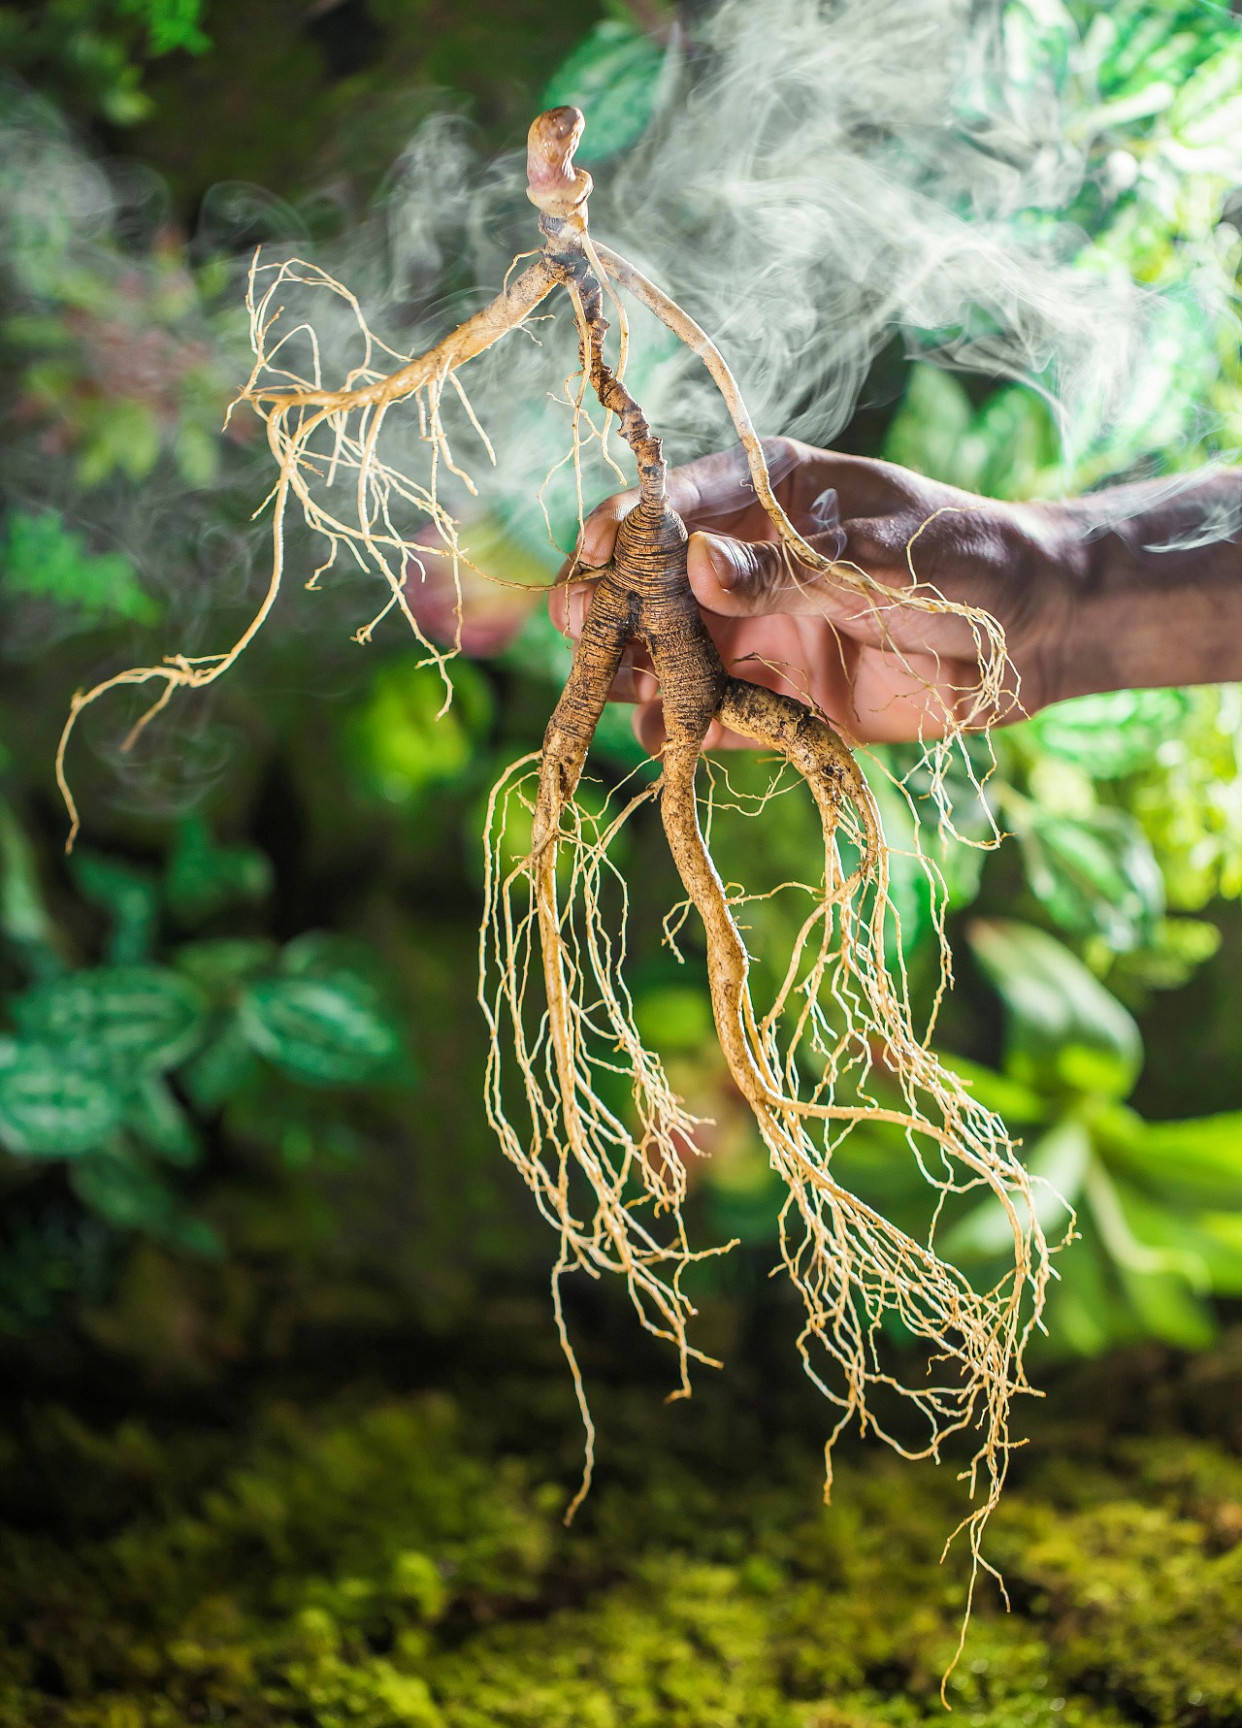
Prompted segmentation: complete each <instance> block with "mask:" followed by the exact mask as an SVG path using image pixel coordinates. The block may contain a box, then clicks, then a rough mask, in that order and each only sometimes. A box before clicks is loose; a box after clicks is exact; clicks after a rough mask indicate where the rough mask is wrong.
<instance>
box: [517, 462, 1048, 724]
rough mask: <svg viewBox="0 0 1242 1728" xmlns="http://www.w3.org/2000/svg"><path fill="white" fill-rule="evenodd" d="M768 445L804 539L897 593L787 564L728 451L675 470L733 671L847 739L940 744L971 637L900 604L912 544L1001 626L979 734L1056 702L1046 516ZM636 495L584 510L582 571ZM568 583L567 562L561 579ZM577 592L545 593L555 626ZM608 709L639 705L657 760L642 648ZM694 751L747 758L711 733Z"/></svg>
mask: <svg viewBox="0 0 1242 1728" xmlns="http://www.w3.org/2000/svg"><path fill="white" fill-rule="evenodd" d="M764 451H765V454H766V456H767V460H768V467H769V470H770V472H771V477H772V485H773V489H774V491H775V493H776V496H777V498H778V499H779V500H780V502H781V504H782V506H783V507H784V509H785V511H786V513H787V514H788V516H789V517H790V519H791V520H792V522H793V524H794V526H795V527H796V528H797V529H798V531H799V532H800V533H801V534H802V535H803V537H804V538H806V539H808V540H809V541H810V543H811V545H812V546H813V547H814V548H815V549H816V550H817V551H820V552H822V553H824V554H825V555H826V556H828V557H830V558H833V559H844V560H848V561H850V562H852V563H855V564H857V565H858V566H859V567H860V568H861V569H863V570H864V571H866V572H867V574H868V575H870V576H873V577H875V578H876V579H877V580H878V581H879V582H881V583H883V584H884V585H885V587H886V588H889V589H891V590H892V592H893V601H892V604H890V605H881V606H879V607H877V606H876V605H875V604H874V602H872V601H870V600H869V599H868V598H867V597H866V596H864V595H860V594H859V593H857V592H856V591H855V590H853V589H850V588H847V587H845V586H844V585H843V584H841V583H838V582H834V581H833V580H832V579H831V578H830V577H825V576H823V575H821V574H820V573H819V572H816V571H812V570H808V569H806V568H804V567H801V566H797V567H794V568H792V569H791V567H790V565H789V563H788V561H787V559H786V558H785V556H784V555H783V551H782V548H781V546H780V543H779V540H778V538H777V534H776V530H775V528H774V527H773V526H772V523H771V522H770V521H769V519H768V517H767V515H766V514H765V513H764V511H763V508H762V506H761V505H760V504H759V502H758V500H757V499H756V497H755V493H754V488H753V486H752V485H751V482H750V475H749V472H748V470H747V467H746V461H745V456H744V454H743V452H742V449H741V447H740V446H738V447H737V448H735V449H734V450H731V451H727V452H724V453H722V454H720V455H716V456H707V457H703V458H701V459H700V460H699V461H697V462H690V463H687V464H686V466H684V467H682V468H675V469H674V470H673V471H672V472H671V473H670V475H669V502H670V504H671V505H672V507H673V509H675V510H676V511H677V512H678V513H679V514H680V515H681V516H682V518H683V519H684V521H685V524H686V527H687V528H688V529H689V530H690V535H691V538H690V547H689V576H690V585H691V587H692V588H693V590H694V593H695V596H696V598H697V599H698V602H699V605H700V607H701V608H702V611H703V616H704V619H705V621H706V623H707V626H708V628H709V630H710V631H711V634H712V636H713V638H714V639H715V642H716V646H717V648H718V649H719V650H720V654H721V657H722V659H723V660H724V662H725V665H726V666H727V667H728V669H729V670H730V671H731V672H735V673H736V674H737V676H739V677H742V678H746V679H749V680H750V681H751V682H753V683H756V684H764V685H767V686H769V687H770V688H773V689H777V690H782V691H785V692H786V693H788V694H789V695H792V696H795V697H797V698H799V699H800V700H802V701H804V702H810V703H812V704H814V705H815V706H817V707H818V708H820V709H821V710H822V711H823V712H824V713H825V714H827V716H828V718H829V719H830V720H832V721H833V723H834V724H835V725H837V726H838V727H839V728H840V730H841V731H842V732H843V733H845V735H846V736H847V737H848V738H850V739H852V740H853V741H855V742H858V743H882V742H895V741H898V740H902V739H917V738H920V737H931V736H937V735H939V734H940V733H941V732H943V731H944V729H945V725H946V722H947V719H948V717H949V716H952V717H954V718H955V719H965V718H966V717H967V716H968V715H970V713H971V709H972V705H973V693H974V691H975V690H976V689H977V686H978V681H979V668H978V659H977V650H976V643H975V638H974V634H973V631H972V629H971V626H970V625H969V624H968V623H967V622H966V621H965V620H963V619H961V618H957V617H955V616H953V615H952V614H945V615H938V614H935V613H929V612H925V611H923V610H921V609H919V608H917V607H915V606H911V605H907V604H903V603H902V600H901V595H902V592H903V590H909V589H910V588H911V587H912V586H913V581H914V578H912V576H911V572H910V564H909V563H908V562H907V549H909V556H910V560H911V561H912V563H913V567H914V570H915V572H916V573H917V578H918V581H919V582H920V583H924V584H931V585H932V586H934V587H935V588H936V589H938V590H939V591H940V593H941V594H942V595H943V596H944V597H945V598H946V599H948V600H954V601H960V602H965V603H967V604H969V605H972V606H977V607H983V608H985V609H986V610H987V611H989V612H991V613H992V614H993V615H994V616H995V617H996V618H997V619H998V620H999V621H1000V623H1001V624H1002V625H1003V627H1004V629H1005V632H1006V638H1007V644H1008V650H1009V656H1010V661H1011V668H1010V678H1009V681H1008V684H1007V688H1006V693H1005V697H1004V699H1003V703H1002V708H1001V710H1000V711H996V712H993V713H991V714H989V715H987V716H973V723H975V724H982V723H983V722H984V720H985V719H986V720H987V723H989V724H1000V723H1003V722H1004V721H1006V720H1016V719H1021V718H1023V716H1024V715H1025V714H1027V713H1033V712H1034V711H1035V709H1037V708H1039V707H1042V706H1043V705H1044V704H1045V703H1046V702H1047V701H1050V700H1053V699H1054V697H1055V690H1054V688H1053V685H1054V682H1055V681H1054V679H1053V677H1052V667H1051V665H1050V660H1051V658H1052V655H1051V645H1052V644H1055V642H1057V641H1058V640H1059V639H1060V638H1061V637H1062V635H1063V633H1064V632H1065V631H1066V630H1067V628H1068V622H1069V614H1070V611H1071V609H1072V593H1071V586H1072V585H1071V583H1070V582H1069V580H1068V579H1067V578H1068V575H1069V553H1068V552H1067V550H1066V546H1065V544H1064V540H1065V537H1064V535H1063V533H1062V531H1061V529H1060V527H1059V521H1058V518H1057V515H1056V507H1055V506H1040V505H1020V504H1003V503H998V502H995V501H993V500H991V499H984V498H977V497H975V496H974V495H973V494H971V493H969V492H962V491H959V490H958V489H957V488H956V487H951V486H944V485H941V484H939V483H938V482H936V481H932V480H925V479H923V478H921V477H920V476H919V475H917V474H912V473H910V472H909V471H908V470H906V469H904V468H898V467H895V466H894V465H893V464H892V463H888V462H878V461H872V460H870V459H869V458H866V457H861V456H839V455H834V454H833V453H831V452H829V451H824V450H815V449H812V448H811V447H810V446H809V445H806V444H800V443H797V442H796V441H795V440H793V439H791V438H774V439H767V440H765V442H764ZM636 501H637V493H635V492H622V493H619V494H617V495H615V496H614V497H612V498H608V499H606V500H605V501H604V502H603V503H602V504H600V505H598V506H597V507H596V509H594V510H593V511H592V512H591V514H590V516H589V517H588V518H587V521H586V523H585V526H584V529H583V533H582V539H581V544H580V546H579V550H578V555H577V560H576V567H577V569H579V570H582V569H590V568H592V567H594V568H598V567H600V566H601V565H604V564H606V563H607V562H608V559H609V558H610V556H611V554H612V546H613V541H614V539H615V537H616V530H617V524H618V522H619V521H620V520H621V518H622V517H623V516H624V515H625V514H626V512H627V511H628V510H630V509H631V508H632V507H633V505H634V503H635V502H636ZM916 536H917V539H916V538H915V537H916ZM911 542H913V545H911ZM573 574H574V566H572V565H571V566H567V567H566V569H565V570H564V571H563V572H562V576H563V577H571V576H572V575H573ZM589 598H590V583H589V581H582V582H578V581H569V582H568V583H563V585H561V586H559V587H557V588H555V589H554V590H553V592H552V596H551V600H550V607H551V612H552V618H553V621H554V622H555V623H556V625H557V627H558V628H559V629H560V630H562V631H563V632H564V633H565V634H567V635H569V636H571V637H573V638H576V637H577V636H578V635H579V634H580V633H581V629H582V622H583V619H584V618H585V616H586V608H587V603H588V601H589ZM612 698H613V700H614V701H629V702H634V703H636V704H637V712H636V715H635V730H636V732H637V734H638V737H639V739H640V740H641V741H642V743H643V744H644V745H645V746H646V748H647V749H649V750H651V751H652V752H653V753H655V752H657V751H658V750H659V749H660V747H661V745H662V744H663V742H664V728H663V723H662V719H661V713H660V703H659V692H658V688H657V685H656V681H655V677H654V674H653V672H652V669H651V662H650V660H649V659H648V658H647V656H646V654H645V653H644V651H643V650H642V649H641V648H639V647H637V646H636V645H631V646H630V648H628V649H627V650H626V656H625V660H624V661H623V663H622V667H621V671H620V672H619V674H618V676H617V679H616V682H615V683H614V686H613V690H612ZM706 746H707V748H709V749H719V748H722V747H733V746H737V747H748V746H747V741H746V740H744V739H742V738H739V737H737V736H736V735H735V734H732V733H727V732H726V731H725V730H724V729H723V728H722V727H721V726H720V724H719V722H714V723H713V725H712V727H711V729H710V730H709V732H708V735H707V739H706Z"/></svg>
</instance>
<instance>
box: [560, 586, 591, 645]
mask: <svg viewBox="0 0 1242 1728" xmlns="http://www.w3.org/2000/svg"><path fill="white" fill-rule="evenodd" d="M586 614H587V597H586V595H585V594H584V593H583V592H582V590H581V588H571V589H570V591H569V599H568V601H567V603H566V606H565V622H566V624H567V625H568V627H569V634H570V635H571V636H581V634H582V626H583V625H584V624H585V623H586Z"/></svg>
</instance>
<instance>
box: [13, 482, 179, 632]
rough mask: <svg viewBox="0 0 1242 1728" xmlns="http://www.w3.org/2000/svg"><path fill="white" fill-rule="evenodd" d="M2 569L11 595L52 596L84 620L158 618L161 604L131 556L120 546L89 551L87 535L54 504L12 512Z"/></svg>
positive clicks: (148, 621) (146, 620)
mask: <svg viewBox="0 0 1242 1728" xmlns="http://www.w3.org/2000/svg"><path fill="white" fill-rule="evenodd" d="M0 571H2V574H3V585H4V590H5V592H6V593H7V594H8V595H10V596H17V597H24V598H29V599H38V600H50V601H53V602H55V604H56V605H57V606H59V607H60V608H61V609H62V610H64V611H65V612H68V613H70V614H72V613H75V612H76V613H77V614H78V616H79V618H80V620H81V622H82V623H83V624H88V625H94V624H100V623H105V622H108V621H109V620H112V619H124V620H127V621H128V622H130V623H132V624H155V623H158V622H159V618H160V613H161V608H160V607H159V605H158V604H157V603H156V601H154V600H153V599H152V598H151V596H150V595H149V594H148V593H147V592H146V591H145V590H144V589H143V587H142V585H141V583H140V582H139V580H138V576H137V572H136V571H135V569H134V567H133V565H132V564H131V563H130V561H129V559H128V558H125V557H123V556H122V555H121V554H120V553H119V552H88V551H87V549H86V542H85V539H84V537H83V536H82V535H81V534H78V533H75V532H73V530H71V529H69V528H66V526H65V524H64V521H63V520H62V518H61V517H60V516H59V515H58V514H57V513H56V512H55V511H54V510H44V511H41V512H40V513H39V514H38V515H31V514H30V513H29V512H27V511H25V510H13V511H11V512H10V514H9V516H8V519H7V521H6V523H5V536H4V542H3V546H2V547H0Z"/></svg>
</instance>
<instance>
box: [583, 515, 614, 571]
mask: <svg viewBox="0 0 1242 1728" xmlns="http://www.w3.org/2000/svg"><path fill="white" fill-rule="evenodd" d="M612 526H613V525H612V524H611V523H609V524H608V527H609V528H612ZM605 541H606V530H605V529H604V527H603V526H598V527H597V526H596V525H595V523H593V522H588V523H587V525H586V527H585V528H584V529H583V530H582V539H581V540H580V541H579V542H578V562H579V564H581V565H583V566H584V567H585V568H586V569H588V570H597V569H598V568H599V566H600V565H601V564H606V563H607V562H608V555H609V550H610V549H609V547H608V546H607V545H606V544H605Z"/></svg>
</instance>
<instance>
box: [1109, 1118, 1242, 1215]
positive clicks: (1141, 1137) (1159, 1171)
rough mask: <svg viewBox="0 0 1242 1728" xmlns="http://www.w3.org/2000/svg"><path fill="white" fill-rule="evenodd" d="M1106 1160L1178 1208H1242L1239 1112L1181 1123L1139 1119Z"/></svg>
mask: <svg viewBox="0 0 1242 1728" xmlns="http://www.w3.org/2000/svg"><path fill="white" fill-rule="evenodd" d="M1110 1162H1111V1163H1113V1164H1116V1165H1118V1166H1119V1167H1121V1168H1124V1169H1125V1170H1126V1172H1127V1173H1128V1174H1129V1175H1130V1176H1132V1177H1134V1178H1135V1179H1137V1180H1139V1181H1141V1182H1142V1183H1143V1185H1144V1186H1145V1187H1148V1188H1154V1189H1156V1190H1157V1191H1158V1192H1160V1193H1162V1194H1164V1195H1166V1196H1168V1198H1169V1199H1170V1200H1171V1201H1173V1202H1174V1203H1177V1204H1180V1205H1181V1206H1202V1207H1205V1208H1209V1209H1210V1208H1214V1207H1230V1206H1232V1207H1236V1208H1238V1209H1239V1210H1240V1211H1242V1110H1232V1111H1227V1112H1225V1113H1223V1114H1221V1115H1218V1116H1198V1117H1193V1118H1191V1120H1189V1121H1186V1122H1143V1123H1142V1125H1141V1127H1140V1128H1139V1130H1138V1131H1137V1132H1136V1134H1135V1135H1134V1136H1132V1137H1130V1138H1128V1139H1127V1140H1126V1141H1124V1142H1123V1143H1122V1144H1120V1145H1118V1146H1115V1147H1113V1148H1112V1149H1111V1157H1110Z"/></svg>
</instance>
